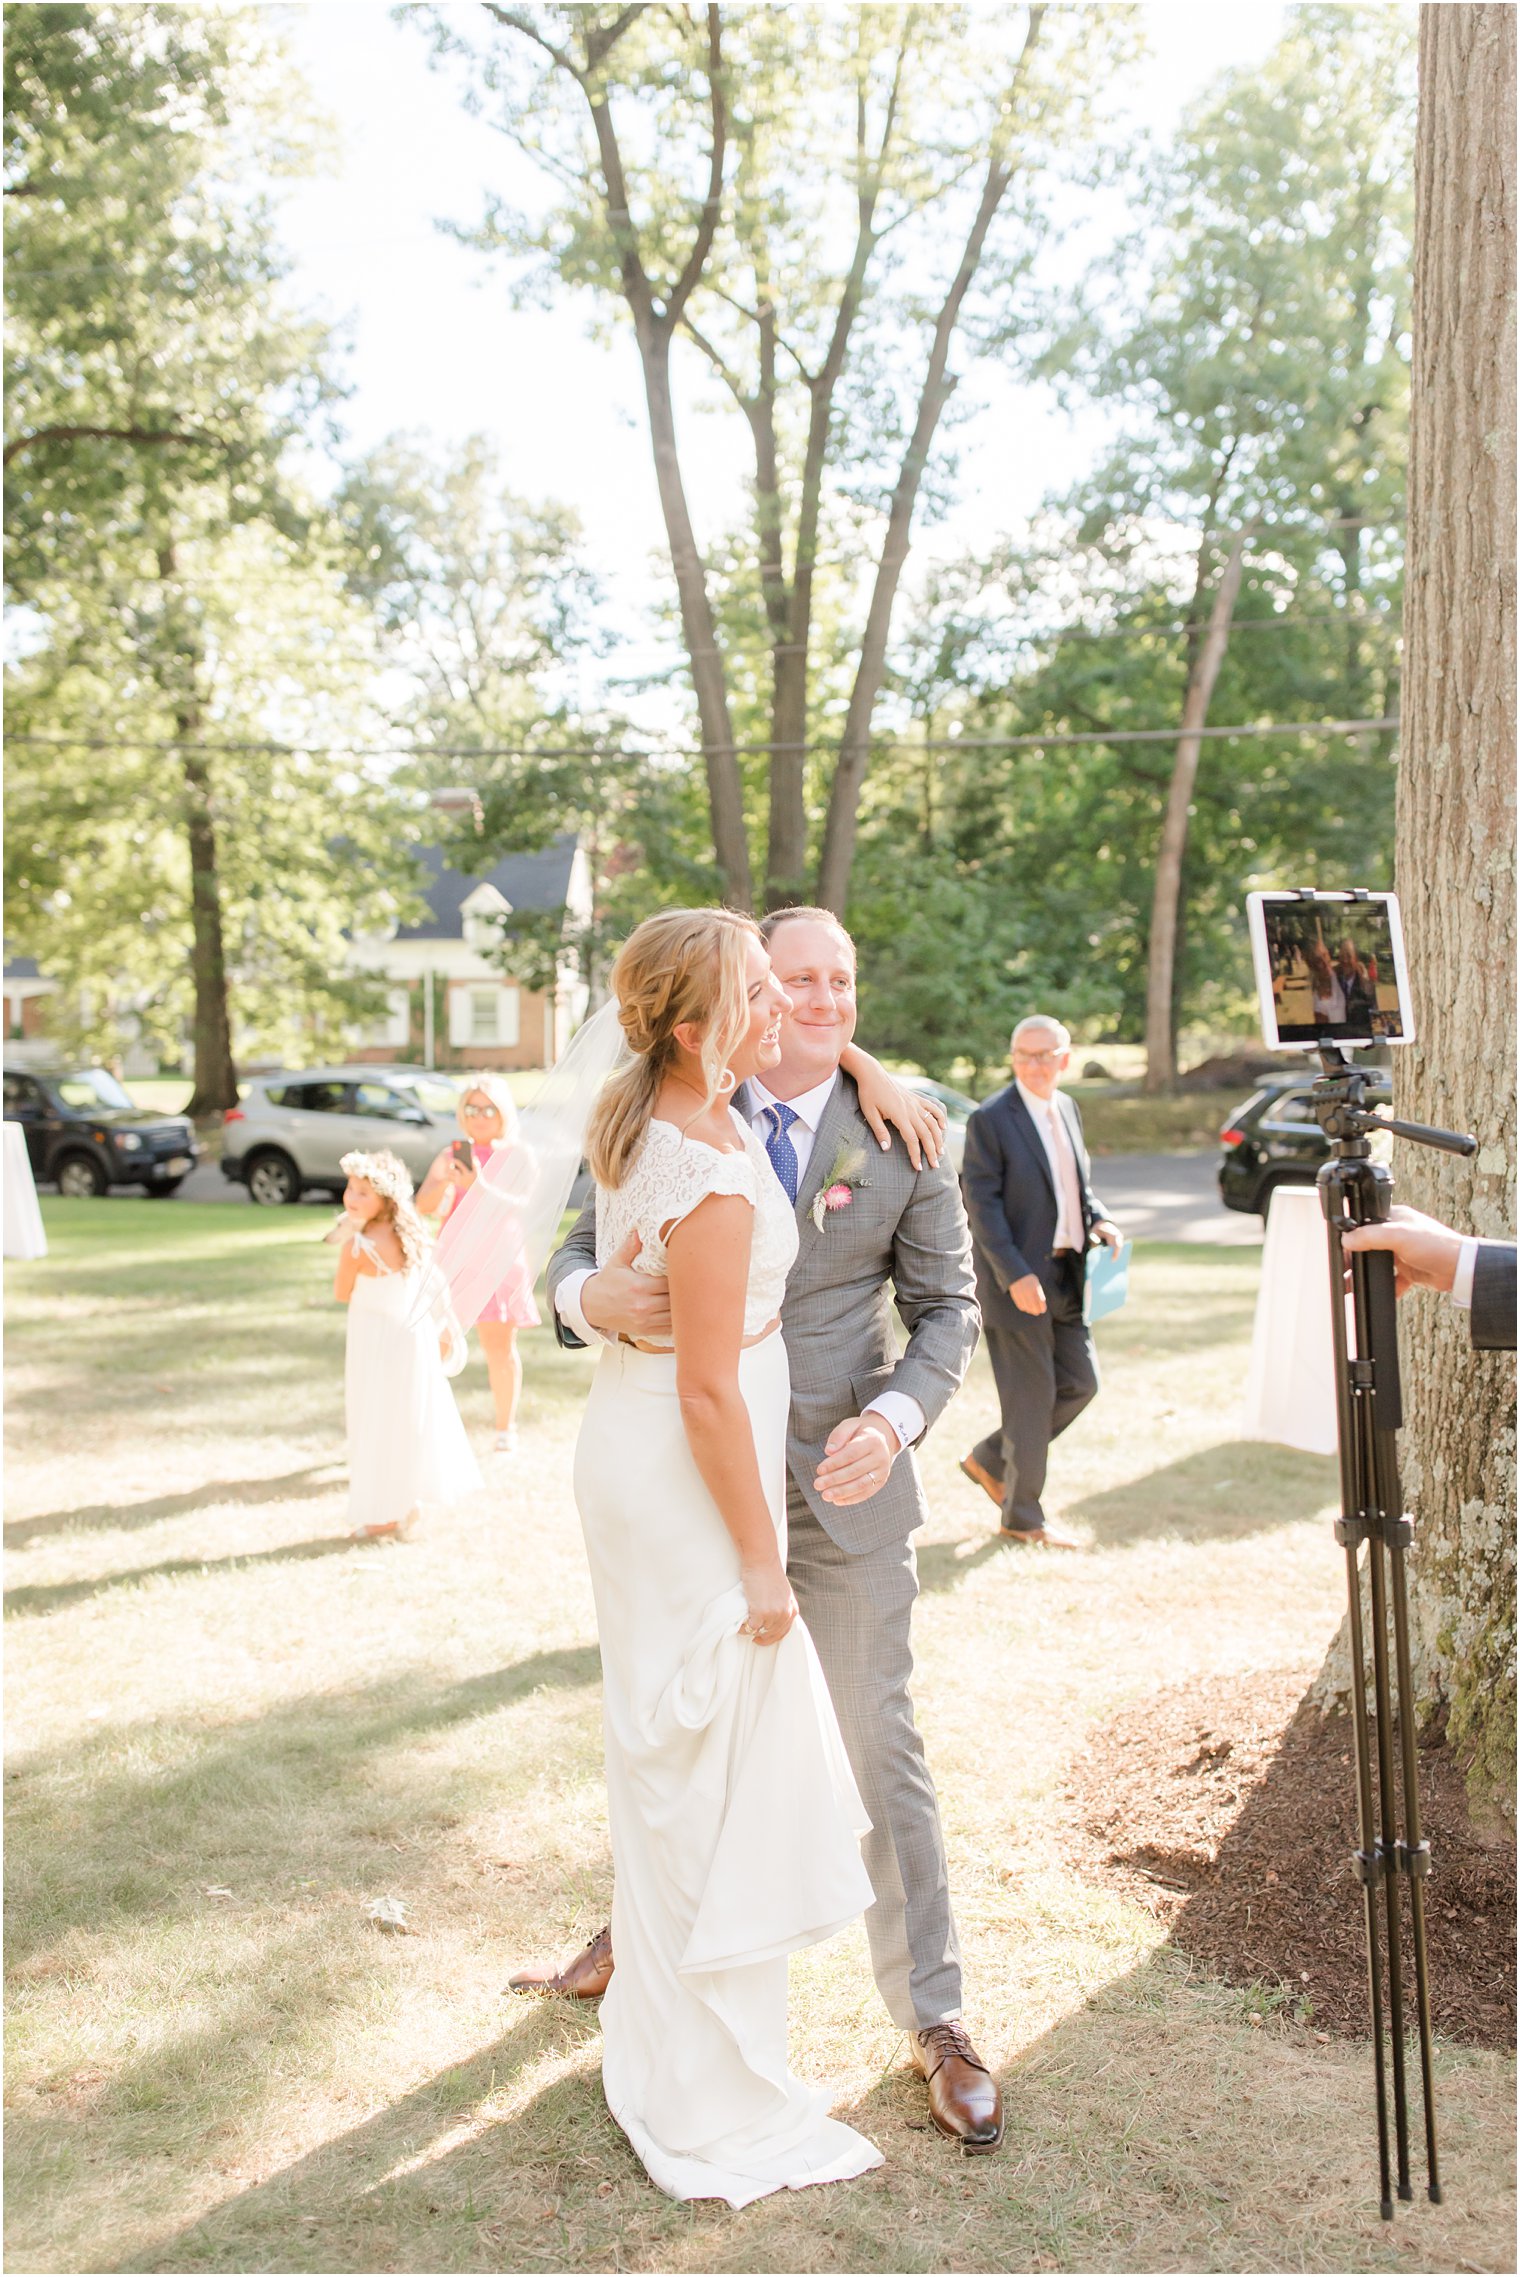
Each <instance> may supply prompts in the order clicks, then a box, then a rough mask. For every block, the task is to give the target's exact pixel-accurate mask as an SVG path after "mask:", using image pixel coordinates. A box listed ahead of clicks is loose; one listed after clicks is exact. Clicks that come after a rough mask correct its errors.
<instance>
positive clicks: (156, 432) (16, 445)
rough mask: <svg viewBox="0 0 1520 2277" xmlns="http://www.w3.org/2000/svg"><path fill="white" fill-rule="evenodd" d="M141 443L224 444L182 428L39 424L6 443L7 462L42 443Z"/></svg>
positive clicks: (214, 446) (154, 444)
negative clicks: (41, 425)
mask: <svg viewBox="0 0 1520 2277" xmlns="http://www.w3.org/2000/svg"><path fill="white" fill-rule="evenodd" d="M82 442H102V443H139V444H142V445H143V446H145V447H147V448H155V447H157V446H158V445H159V444H162V443H209V444H211V446H212V447H213V449H216V450H222V449H224V448H225V445H224V444H222V443H219V442H218V441H217V438H216V437H215V436H214V435H196V434H191V433H188V432H186V431H185V430H184V429H182V428H179V427H36V428H34V429H33V430H32V432H31V433H30V434H29V435H17V436H16V437H15V438H14V440H13V441H11V442H9V443H7V444H6V446H5V458H4V462H3V463H4V464H5V465H6V466H9V465H10V463H11V461H12V459H17V458H19V457H20V456H21V454H22V452H23V451H32V450H36V449H37V448H38V447H39V445H41V444H43V443H82Z"/></svg>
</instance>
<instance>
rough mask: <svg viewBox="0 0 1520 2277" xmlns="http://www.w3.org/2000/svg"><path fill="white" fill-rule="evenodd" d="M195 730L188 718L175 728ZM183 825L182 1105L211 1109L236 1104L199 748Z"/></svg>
mask: <svg viewBox="0 0 1520 2277" xmlns="http://www.w3.org/2000/svg"><path fill="white" fill-rule="evenodd" d="M194 731H195V721H194V719H193V717H192V718H189V719H186V720H184V721H182V723H181V728H180V732H181V733H182V734H184V735H186V736H189V735H190V734H193V733H194ZM181 764H182V766H183V768H184V777H185V831H186V836H187V837H188V839H189V842H190V920H191V950H190V969H191V974H192V977H193V979H194V982H195V1088H194V1090H193V1092H192V1093H191V1096H190V1105H189V1108H188V1110H187V1112H188V1113H190V1114H191V1115H215V1114H219V1113H221V1111H222V1110H223V1109H224V1108H227V1107H235V1106H236V1105H237V1069H236V1067H235V1066H234V1065H233V1060H232V1022H231V1018H230V1015H229V1011H228V1005H227V958H226V952H225V950H224V947H223V943H222V883H221V873H220V870H219V869H218V866H217V851H216V817H215V813H214V811H213V806H212V795H211V777H210V772H209V770H208V768H207V766H206V762H205V759H204V758H203V757H202V756H201V754H200V753H199V752H196V751H188V750H187V751H184V752H182V754H181Z"/></svg>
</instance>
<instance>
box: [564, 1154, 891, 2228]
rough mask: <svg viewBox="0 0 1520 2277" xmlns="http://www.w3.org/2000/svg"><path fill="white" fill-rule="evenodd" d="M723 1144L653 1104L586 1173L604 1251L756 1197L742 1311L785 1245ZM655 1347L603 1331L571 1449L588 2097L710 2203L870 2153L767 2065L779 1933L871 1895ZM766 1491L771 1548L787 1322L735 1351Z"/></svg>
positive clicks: (767, 1287) (777, 1221)
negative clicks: (602, 1760)
mask: <svg viewBox="0 0 1520 2277" xmlns="http://www.w3.org/2000/svg"><path fill="white" fill-rule="evenodd" d="M734 1134H735V1145H734V1150H733V1151H732V1152H731V1153H730V1152H725V1151H720V1150H719V1149H717V1148H713V1147H709V1146H706V1145H705V1144H703V1143H702V1142H700V1141H697V1140H692V1139H687V1138H684V1137H683V1136H682V1134H681V1133H680V1132H679V1131H678V1130H676V1128H675V1127H674V1125H672V1124H669V1123H662V1122H658V1121H657V1122H654V1123H652V1124H651V1125H650V1129H649V1134H648V1137H647V1138H646V1140H645V1142H644V1145H643V1148H642V1150H641V1152H640V1153H639V1155H638V1156H637V1157H636V1158H635V1161H634V1163H633V1165H632V1167H631V1169H630V1172H629V1175H628V1177H627V1178H626V1179H625V1181H624V1183H623V1184H622V1185H621V1186H619V1187H617V1188H615V1189H613V1190H610V1191H602V1192H599V1194H598V1198H597V1247H598V1255H599V1257H600V1258H601V1260H602V1261H603V1262H605V1261H606V1259H607V1258H608V1257H609V1256H610V1255H611V1254H612V1252H613V1250H614V1249H616V1248H617V1247H618V1245H619V1244H620V1243H621V1241H622V1240H623V1239H624V1237H625V1236H626V1235H627V1234H628V1233H629V1232H630V1231H633V1230H635V1229H637V1231H638V1232H639V1234H640V1235H641V1237H642V1241H643V1248H642V1251H641V1253H640V1258H639V1263H640V1266H641V1267H642V1268H643V1269H644V1270H646V1271H649V1272H663V1270H664V1267H665V1248H664V1243H663V1241H662V1240H661V1238H660V1237H661V1233H662V1231H663V1232H668V1231H669V1229H670V1228H671V1226H672V1225H673V1224H674V1223H675V1222H676V1221H678V1220H679V1219H680V1218H682V1217H684V1216H685V1215H686V1214H687V1213H688V1212H689V1211H690V1210H692V1209H694V1208H695V1207H696V1205H697V1204H698V1203H699V1202H700V1201H701V1200H703V1199H704V1197H705V1196H706V1195H708V1194H713V1193H722V1194H742V1195H743V1196H745V1198H746V1199H748V1200H749V1201H751V1202H752V1203H753V1204H754V1206H755V1222H754V1237H753V1246H752V1252H751V1260H750V1279H749V1288H748V1295H747V1302H746V1311H745V1333H746V1335H756V1334H758V1333H759V1331H760V1330H761V1329H762V1328H763V1327H765V1325H766V1324H767V1323H768V1322H769V1321H771V1320H773V1319H774V1318H775V1317H776V1315H777V1314H778V1313H779V1311H780V1308H781V1296H782V1292H783V1290H784V1288H785V1285H786V1274H787V1270H788V1268H789V1266H790V1264H791V1262H792V1258H793V1256H794V1255H795V1253H796V1244H797V1227H796V1220H795V1217H794V1216H793V1213H792V1210H791V1207H790V1205H789V1204H788V1202H787V1200H786V1197H785V1195H784V1194H783V1192H782V1190H781V1187H780V1185H779V1183H778V1182H777V1180H776V1177H775V1174H774V1173H773V1172H772V1170H771V1168H770V1165H769V1163H768V1162H767V1160H766V1157H765V1152H764V1149H763V1148H762V1147H761V1145H760V1143H759V1141H758V1140H757V1139H756V1138H755V1137H754V1136H753V1134H752V1133H751V1132H750V1131H749V1129H748V1128H747V1126H746V1125H745V1124H744V1123H743V1122H742V1121H741V1120H740V1119H739V1117H738V1116H735V1117H734ZM675 1371H676V1363H675V1356H674V1354H673V1353H668V1352H641V1351H637V1350H635V1349H634V1348H633V1347H632V1346H631V1345H626V1344H613V1345H608V1346H607V1347H606V1348H605V1349H604V1351H603V1353H602V1356H601V1360H600V1362H599V1364H598V1367H597V1372H596V1376H595V1379H594V1383H593V1387H592V1392H591V1397H590V1400H589V1402H588V1404H587V1408H586V1414H585V1418H584V1421H583V1423H582V1426H581V1433H580V1439H579V1442H578V1444H577V1448H576V1458H575V1491H576V1500H577V1502H578V1504H579V1507H580V1513H581V1522H582V1526H583V1528H584V1531H585V1537H586V1549H587V1555H588V1557H589V1559H590V1564H591V1577H592V1585H593V1589H594V1592H595V1597H596V1610H597V1622H598V1627H599V1631H600V1638H601V1650H602V1678H603V1696H604V1710H603V1713H604V1723H605V1732H606V1752H607V1796H608V1810H609V1817H610V1823H611V1831H612V1863H613V1873H614V1878H615V1880H614V1895H613V1904H612V1942H613V1950H614V1952H615V1953H616V1955H617V1968H616V1971H615V1973H614V1975H613V1979H612V1983H611V1986H610V1988H609V1990H608V1992H607V1994H606V1997H605V1998H604V2000H603V2002H602V2033H603V2039H604V2051H603V2057H602V2081H603V2086H604V2088H605V2091H606V2096H607V2104H608V2108H609V2109H610V2111H611V2112H612V2115H613V2117H614V2118H615V2119H616V2120H617V2122H618V2124H619V2126H620V2127H621V2128H622V2129H623V2131H624V2133H625V2134H626V2135H627V2137H628V2139H629V2141H630V2143H631V2144H632V2145H633V2148H634V2150H635V2151H636V2152H637V2153H638V2155H639V2157H640V2159H642V2161H643V2163H644V2165H645V2167H646V2168H647V2169H648V2172H649V2174H650V2177H651V2178H652V2180H653V2181H655V2182H656V2183H657V2184H658V2185H659V2187H660V2188H661V2189H662V2190H665V2191H667V2192H668V2193H669V2194H670V2196H671V2197H674V2198H726V2199H727V2200H728V2202H729V2204H730V2205H731V2206H744V2205H748V2204H749V2202H750V2201H751V2200H752V2199H755V2198H760V2197H764V2196H765V2195H766V2194H767V2193H768V2192H770V2191H773V2190H782V2189H794V2190H795V2189H801V2188H802V2187H804V2186H805V2185H807V2184H810V2183H820V2182H838V2181H844V2180H846V2179H847V2178H848V2177H850V2176H852V2175H856V2174H862V2173H864V2172H865V2171H866V2169H867V2168H869V2167H873V2166H879V2165H880V2164H881V2154H880V2152H879V2151H877V2150H876V2149H875V2147H874V2146H873V2145H872V2144H870V2143H868V2142H867V2141H866V2140H865V2138H864V2136H862V2135H859V2134H857V2133H856V2132H855V2130H854V2129H853V2128H852V2127H848V2126H845V2125H844V2124H843V2123H842V2122H841V2121H839V2120H835V2119H831V2118H830V2117H829V2116H828V2108H827V2107H828V2103H829V2100H830V2097H829V2093H828V2091H827V2090H826V2089H819V2088H814V2087H809V2086H807V2085H806V2084H805V2083H804V2082H803V2081H801V2080H798V2079H795V2078H794V2077H793V2076H792V2074H791V2073H790V2071H789V2070H788V2068H787V2049H786V2031H787V2016H786V2006H787V1964H786V1957H787V1955H788V1954H789V1953H792V1952H796V1951H797V1950H798V1949H799V1948H801V1947H803V1946H806V1945H812V1944H816V1943H818V1942H819V1941H820V1940H821V1939H823V1938H825V1937H829V1936H831V1935H832V1934H833V1933H834V1931H835V1930H837V1929H841V1928H843V1927H844V1925H845V1924H846V1923H847V1922H849V1921H852V1920H853V1919H854V1918H855V1917H856V1916H857V1915H858V1914H860V1913H861V1912H862V1911H864V1909H865V1908H866V1907H867V1906H868V1905H869V1904H870V1903H871V1885H870V1882H869V1879H868V1878H867V1875H866V1872H865V1869H864V1867H863V1866H862V1864H861V1861H860V1846H859V1838H860V1836H861V1834H862V1833H864V1832H865V1831H866V1828H867V1825H868V1821H867V1819H866V1815H865V1811H864V1809H863V1808H862V1805H861V1801H860V1796H859V1794H858V1792H857V1790H856V1786H855V1782H854V1779H853V1777H852V1776H851V1772H850V1767H849V1763H848V1761H847V1759H846V1756H845V1752H844V1745H843V1742H842V1741H841V1739H840V1736H839V1726H838V1723H837V1721H836V1719H835V1715H834V1708H833V1703H832V1701H831V1700H830V1698H829V1694H828V1689H827V1687H826V1685H825V1683H824V1680H823V1673H822V1670H821V1669H820V1667H819V1665H818V1657H817V1654H816V1653H815V1651H814V1649H813V1641H812V1638H811V1637H810V1636H809V1635H808V1633H807V1630H806V1628H805V1627H804V1626H803V1624H802V1622H801V1621H800V1620H799V1621H797V1622H795V1623H794V1624H793V1626H792V1628H791V1630H790V1631H789V1633H788V1634H787V1635H786V1636H785V1637H784V1638H783V1639H782V1641H781V1643H780V1644H779V1645H774V1646H761V1645H756V1644H754V1643H753V1642H752V1641H751V1640H750V1639H749V1638H748V1637H745V1636H742V1635H741V1634H740V1629H741V1627H742V1625H743V1622H744V1620H745V1617H746V1610H747V1608H746V1605H745V1598H744V1592H743V1589H742V1587H741V1586H740V1581H739V1561H738V1554H737V1552H736V1550H735V1548H734V1545H733V1541H732V1538H731V1537H730V1535H729V1532H728V1529H727V1527H726V1526H725V1525H724V1523H723V1519H722V1516H721V1514H720V1512H719V1510H718V1507H717V1505H716V1503H715V1502H714V1501H713V1498H712V1496H711V1494H710V1493H709V1492H708V1490H707V1487H706V1486H705V1484H704V1483H703V1480H702V1477H701V1474H700V1473H699V1471H698V1470H697V1467H696V1464H695V1462H694V1461H693V1459H692V1454H691V1450H690V1447H689V1446H688V1444H687V1440H686V1433H685V1429H684V1427H683V1424H682V1421H681V1409H680V1403H679V1401H678V1399H677V1396H676V1372H675ZM739 1383H740V1389H741V1391H742V1393H743V1396H744V1401H745V1405H746V1406H747V1408H748V1410H749V1415H750V1422H751V1425H752V1428H753V1431H754V1438H755V1449H756V1452H757V1454H758V1456H759V1460H760V1470H761V1476H762V1478H763V1480H764V1482H765V1490H766V1496H767V1499H768V1501H769V1503H770V1509H771V1516H772V1519H773V1521H774V1523H775V1527H776V1531H777V1535H778V1537H779V1538H780V1540H781V1544H782V1551H783V1555H784V1554H785V1528H786V1429H787V1416H788V1411H789V1408H790V1397H791V1395H790V1385H789V1381H788V1376H787V1364H786V1347H785V1345H784V1344H783V1342H782V1340H781V1337H780V1334H779V1332H778V1333H776V1334H773V1335H771V1336H768V1337H766V1338H765V1339H764V1340H763V1341H762V1342H760V1343H758V1344H755V1345H752V1346H750V1347H749V1348H748V1349H747V1350H745V1351H744V1352H742V1353H741V1355H740V1361H739Z"/></svg>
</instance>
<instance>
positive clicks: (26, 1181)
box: [4, 1123, 47, 1257]
mask: <svg viewBox="0 0 1520 2277" xmlns="http://www.w3.org/2000/svg"><path fill="white" fill-rule="evenodd" d="M4 1162H5V1239H4V1249H5V1254H6V1256H7V1257H46V1255H47V1235H46V1234H45V1233H44V1232H43V1230H42V1212H41V1210H39V1209H38V1207H37V1188H36V1186H35V1185H34V1184H33V1182H32V1166H31V1164H30V1162H29V1161H28V1160H27V1154H26V1133H25V1132H24V1131H23V1129H22V1128H21V1125H20V1124H19V1123H7V1124H6V1125H5V1156H4Z"/></svg>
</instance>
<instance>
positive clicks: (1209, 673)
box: [1145, 522, 1256, 1091]
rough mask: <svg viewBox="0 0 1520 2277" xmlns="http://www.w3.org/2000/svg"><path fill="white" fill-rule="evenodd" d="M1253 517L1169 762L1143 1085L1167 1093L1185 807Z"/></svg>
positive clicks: (1191, 684) (1172, 1075)
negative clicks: (1169, 780)
mask: <svg viewBox="0 0 1520 2277" xmlns="http://www.w3.org/2000/svg"><path fill="white" fill-rule="evenodd" d="M1255 527H1256V525H1255V523H1254V522H1248V523H1247V524H1246V526H1245V528H1244V529H1243V530H1242V531H1241V532H1240V533H1239V535H1238V536H1237V537H1236V540H1235V543H1234V544H1233V545H1232V546H1231V548H1230V551H1229V555H1228V557H1227V559H1226V561H1225V565H1224V569H1223V572H1222V574H1221V576H1220V579H1219V585H1218V588H1217V590H1216V592H1215V594H1214V606H1213V608H1212V609H1211V610H1210V611H1209V626H1208V631H1207V632H1206V633H1205V634H1204V636H1203V643H1202V646H1201V647H1200V648H1199V651H1198V656H1197V660H1196V661H1195V663H1194V665H1193V669H1192V672H1191V673H1190V675H1189V677H1188V684H1187V694H1186V695H1185V696H1184V697H1183V699H1182V732H1181V734H1180V735H1179V737H1178V739H1177V756H1176V758H1175V759H1174V760H1173V762H1172V780H1171V787H1170V789H1169V790H1168V792H1167V798H1166V814H1165V817H1164V819H1163V821H1162V824H1161V845H1160V849H1159V851H1158V852H1157V855H1156V883H1155V887H1154V889H1153V891H1152V895H1151V938H1150V959H1149V963H1148V965H1147V968H1146V983H1145V1088H1146V1090H1147V1091H1170V1089H1171V1088H1172V1085H1173V1083H1174V1082H1175V1081H1176V1077H1177V1036H1176V1026H1175V1023H1174V1020H1173V1017H1172V1005H1173V999H1174V996H1175V993H1176V992H1175V989H1174V987H1173V972H1174V968H1175V964H1176V953H1177V908H1178V903H1179V900H1180V897H1181V893H1182V857H1183V855H1184V854H1185V853H1186V852H1187V835H1188V809H1189V808H1190V806H1191V805H1192V801H1193V786H1194V784H1195V783H1196V782H1197V780H1198V755H1199V753H1200V752H1201V751H1202V749H1203V737H1202V731H1203V729H1204V727H1205V726H1206V724H1207V722H1208V716H1209V701H1210V699H1211V697H1212V696H1213V693H1214V683H1215V681H1216V680H1217V679H1218V678H1219V667H1220V666H1221V664H1223V662H1224V654H1225V650H1226V649H1227V648H1228V647H1229V645H1230V619H1231V617H1233V615H1234V614H1235V602H1236V598H1237V596H1238V595H1239V592H1240V578H1241V571H1242V569H1243V567H1244V564H1245V551H1246V542H1247V540H1248V539H1249V537H1250V535H1251V532H1252V530H1254V529H1255Z"/></svg>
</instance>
